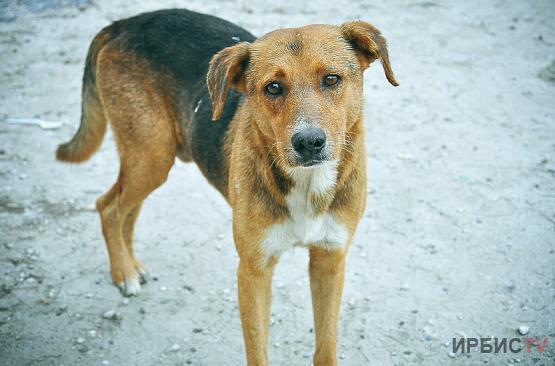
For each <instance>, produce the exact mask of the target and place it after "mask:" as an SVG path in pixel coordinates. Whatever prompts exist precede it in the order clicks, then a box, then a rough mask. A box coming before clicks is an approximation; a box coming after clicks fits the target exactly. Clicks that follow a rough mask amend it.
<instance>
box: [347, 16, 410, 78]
mask: <svg viewBox="0 0 555 366" xmlns="http://www.w3.org/2000/svg"><path fill="white" fill-rule="evenodd" d="M339 29H340V31H341V34H343V37H345V39H346V40H347V41H348V42H349V43H350V44H351V46H352V47H353V49H354V51H355V52H356V55H357V58H358V61H359V63H360V66H361V67H362V69H363V70H364V69H366V68H367V67H368V66H370V64H371V63H372V62H374V61H375V60H376V59H378V58H379V59H380V61H381V63H382V66H383V69H384V71H385V77H386V78H387V80H388V81H389V82H390V83H391V85H393V86H399V83H398V82H397V80H395V75H393V70H391V65H390V64H389V55H388V54H387V44H386V42H385V38H383V36H382V34H381V33H380V31H379V30H378V29H377V28H376V27H374V26H373V25H371V24H368V23H366V22H362V21H354V22H347V23H343V24H342V25H341V26H340V27H339Z"/></svg>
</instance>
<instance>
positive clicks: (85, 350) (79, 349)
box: [77, 344, 89, 353]
mask: <svg viewBox="0 0 555 366" xmlns="http://www.w3.org/2000/svg"><path fill="white" fill-rule="evenodd" d="M77 350H78V351H79V352H81V353H86V352H88V351H89V347H87V345H86V344H82V345H80V346H79V347H78V348H77Z"/></svg>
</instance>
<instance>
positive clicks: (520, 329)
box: [518, 325, 530, 335]
mask: <svg viewBox="0 0 555 366" xmlns="http://www.w3.org/2000/svg"><path fill="white" fill-rule="evenodd" d="M529 331H530V327H529V326H527V325H521V326H520V327H518V332H519V333H520V335H526V334H528V332H529Z"/></svg>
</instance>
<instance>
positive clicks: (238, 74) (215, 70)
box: [206, 42, 250, 121]
mask: <svg viewBox="0 0 555 366" xmlns="http://www.w3.org/2000/svg"><path fill="white" fill-rule="evenodd" d="M249 45H250V44H249V43H248V42H242V43H239V44H236V45H235V46H231V47H227V48H224V49H223V50H221V51H220V52H218V53H216V54H215V55H214V56H213V57H212V60H210V66H209V68H208V75H207V76H206V82H207V84H208V92H209V93H210V98H212V120H213V121H215V120H218V119H220V117H221V115H222V111H223V108H224V104H225V98H226V97H227V93H228V91H229V89H230V88H234V89H237V90H239V91H241V92H245V90H246V88H245V77H244V71H245V69H246V67H247V64H248V62H249Z"/></svg>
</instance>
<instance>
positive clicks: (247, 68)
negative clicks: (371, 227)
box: [56, 9, 398, 366]
mask: <svg viewBox="0 0 555 366" xmlns="http://www.w3.org/2000/svg"><path fill="white" fill-rule="evenodd" d="M378 59H379V60H380V62H381V65H382V67H383V70H384V72H385V76H386V78H387V80H388V81H389V82H390V83H391V84H392V85H394V86H397V85H398V83H397V81H396V80H395V76H394V74H393V71H392V69H391V66H390V62H389V57H388V52H387V46H386V41H385V39H384V37H383V36H382V35H381V33H380V31H379V30H378V29H376V28H375V27H374V26H372V25H370V24H368V23H366V22H363V21H352V22H346V23H344V24H342V25H340V26H333V25H321V24H317V25H309V26H305V27H301V28H291V29H278V30H275V31H273V32H270V33H267V34H265V35H264V36H262V37H260V38H256V37H255V36H254V35H252V34H251V33H249V32H248V31H246V30H244V29H242V28H240V27H238V26H237V25H234V24H232V23H230V22H227V21H225V20H222V19H219V18H216V17H214V16H210V15H205V14H200V13H196V12H192V11H188V10H176V9H173V10H161V11H156V12H151V13H145V14H141V15H138V16H135V17H131V18H128V19H123V20H119V21H116V22H114V23H113V24H111V25H110V26H108V27H106V28H104V29H103V30H101V31H100V33H98V34H97V35H96V37H95V38H94V40H93V41H92V44H91V46H90V48H89V52H88V54H87V58H86V62H85V70H84V76H83V89H82V115H81V123H80V126H79V129H78V130H77V132H76V134H75V136H73V138H72V139H71V140H70V141H69V142H67V143H65V144H62V145H60V146H59V147H58V149H57V152H56V157H57V159H58V160H60V161H65V162H73V163H77V162H82V161H85V160H87V159H89V158H90V157H91V155H92V154H93V153H94V152H95V151H96V150H97V149H98V148H99V146H100V144H101V142H102V138H103V136H104V133H105V131H106V126H107V123H108V121H109V122H110V124H111V126H112V130H113V134H114V138H115V141H116V145H117V149H118V153H119V159H120V171H119V175H118V178H117V180H116V182H115V184H114V185H113V186H112V187H111V188H110V189H109V190H108V191H107V192H106V193H105V194H103V195H102V196H101V197H99V198H98V200H97V202H96V207H97V209H98V212H99V214H100V219H101V223H102V232H103V235H104V239H105V242H106V247H107V249H108V254H109V259H110V269H111V275H112V279H113V281H114V283H115V284H116V285H117V286H119V288H120V289H121V291H122V293H123V294H124V295H126V296H130V295H137V294H138V293H139V291H140V289H141V284H142V283H143V281H144V279H145V275H146V273H147V271H146V269H145V267H144V266H143V264H142V263H141V262H140V261H139V260H138V259H137V258H136V256H135V253H134V250H133V227H134V224H135V221H136V219H137V216H138V215H139V211H140V210H141V205H142V202H143V201H144V199H145V198H146V197H147V196H148V195H149V194H150V193H151V192H152V191H154V190H155V189H156V188H157V187H159V186H160V185H162V184H163V183H164V182H165V181H166V178H167V176H168V172H169V171H170V169H171V168H172V166H173V164H174V162H175V158H176V156H177V157H178V158H179V159H181V160H183V161H186V162H190V161H194V162H195V163H196V164H197V165H198V167H199V168H200V170H201V172H202V174H203V175H204V176H205V177H206V178H207V180H208V181H209V182H210V183H211V185H213V186H214V187H215V188H216V189H217V190H218V191H219V192H220V193H221V194H222V196H223V197H224V198H225V199H226V201H227V202H228V203H229V204H230V206H231V207H232V212H233V240H234V243H235V247H236V249H237V252H238V255H239V266H238V270H237V276H238V299H239V312H240V316H241V324H242V328H243V336H244V343H245V348H246V358H247V363H248V365H250V366H253V365H267V364H268V326H269V319H270V303H271V278H272V272H273V268H274V266H275V265H276V263H277V262H278V259H279V257H280V255H281V254H282V253H283V252H284V251H286V250H287V249H290V248H292V247H295V246H302V247H306V248H307V249H308V250H309V254H310V260H309V276H310V288H311V295H312V302H313V312H314V328H315V334H316V350H315V353H314V358H313V362H314V365H316V366H319V365H326V366H329V365H336V364H337V356H336V334H337V326H338V316H339V307H340V302H341V295H342V290H343V282H344V271H345V255H346V253H347V250H348V248H349V245H350V242H351V239H352V237H353V234H354V232H355V229H356V226H357V224H358V222H359V220H360V218H361V216H362V215H363V211H364V208H365V203H366V152H365V147H364V121H363V72H364V70H365V69H367V68H368V67H369V65H370V64H371V63H372V62H374V61H375V60H378Z"/></svg>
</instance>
